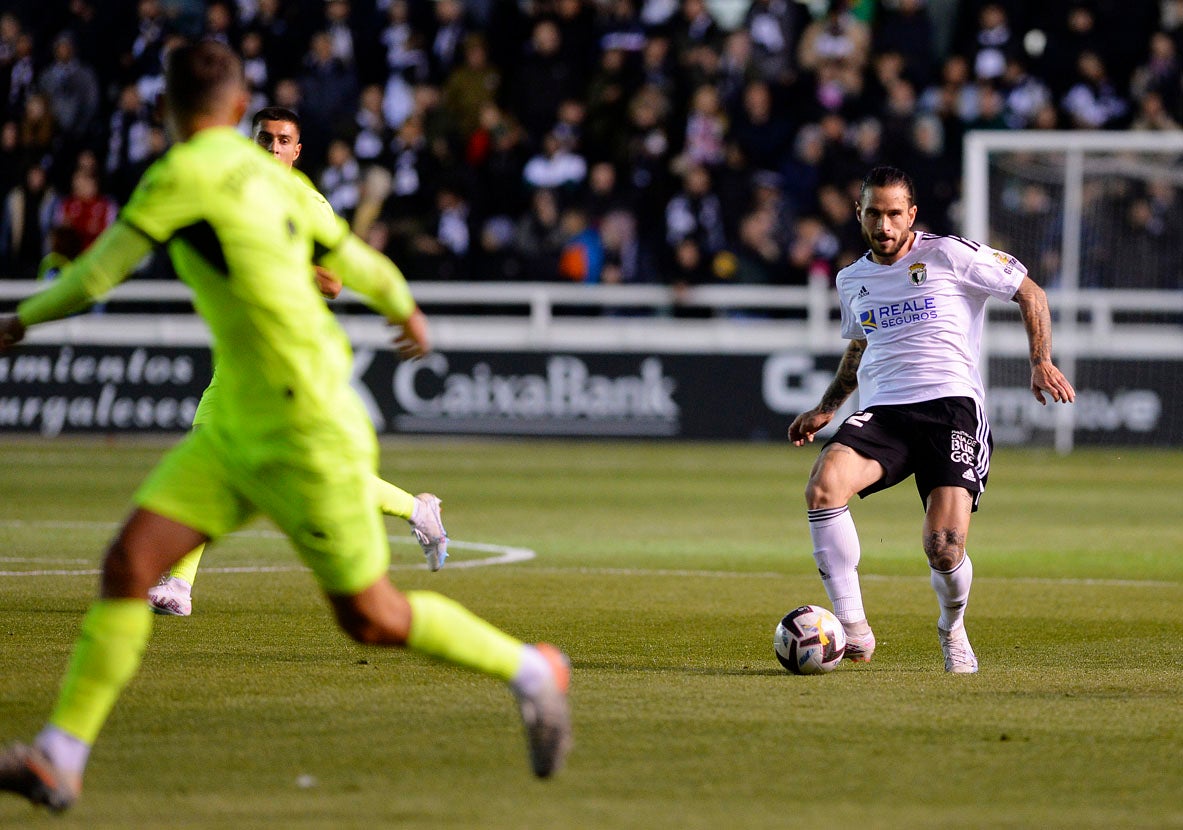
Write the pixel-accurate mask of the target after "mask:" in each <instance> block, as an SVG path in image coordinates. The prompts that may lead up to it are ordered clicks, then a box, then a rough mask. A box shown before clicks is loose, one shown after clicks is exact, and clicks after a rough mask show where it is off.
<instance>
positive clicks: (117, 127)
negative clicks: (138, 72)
mask: <svg viewBox="0 0 1183 830" xmlns="http://www.w3.org/2000/svg"><path fill="white" fill-rule="evenodd" d="M152 126H153V124H152V119H151V117H150V115H149V113H148V108H147V107H145V106H144V102H143V101H142V100H140V93H139V90H138V89H136V86H135V84H128V85H127V86H125V87H124V88H123V89H122V91H120V93H119V107H118V109H116V110H115V112H114V113H113V114H112V115H111V121H110V124H109V125H108V129H107V135H108V139H107V163H106V175H107V181H108V182H109V183H110V190H111V196H112V198H114V199H115V200H116V202H118V203H119V204H123V203H124V202H125V201H127V197H128V196H130V195H131V191H132V189H133V188H134V187H135V184H136V182H137V181H139V175H138V174H139V164H140V162H142V161H143V160H144V159H146V158H147V157H148V156H149V155H150V154H151V152H152V145H151V134H152Z"/></svg>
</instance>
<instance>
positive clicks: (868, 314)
mask: <svg viewBox="0 0 1183 830" xmlns="http://www.w3.org/2000/svg"><path fill="white" fill-rule="evenodd" d="M858 322H859V325H860V326H862V327H863V334H870V333H871V332H873V331H878V329H879V324H878V323H877V322H875V309H873V308H872V309H868V310H867V311H860V312H859V315H858Z"/></svg>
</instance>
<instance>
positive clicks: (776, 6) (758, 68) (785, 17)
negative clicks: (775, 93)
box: [728, 0, 804, 86]
mask: <svg viewBox="0 0 1183 830" xmlns="http://www.w3.org/2000/svg"><path fill="white" fill-rule="evenodd" d="M803 18H804V12H803V6H802V5H801V4H800V3H797V2H793V0H753V2H752V3H751V5H750V6H748V10H747V12H745V13H744V19H743V31H744V32H746V33H747V42H748V43H749V44H750V50H751V68H752V70H753V71H754V72H755V73H756V75H758V76H759V77H760V78H761V79H762V80H764V81H767V82H768V83H770V84H775V85H781V86H783V85H787V84H789V83H791V82H792V81H793V79H794V78H795V77H796V74H797V62H796V53H797V40H798V38H799V37H800V35H801V29H802V27H803V26H804V19H803ZM728 40H729V41H730V40H731V39H730V38H729V39H728ZM745 69H746V66H745Z"/></svg>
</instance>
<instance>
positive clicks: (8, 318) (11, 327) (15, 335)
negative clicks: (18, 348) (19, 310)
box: [0, 314, 25, 352]
mask: <svg viewBox="0 0 1183 830" xmlns="http://www.w3.org/2000/svg"><path fill="white" fill-rule="evenodd" d="M24 339H25V324H24V323H22V322H21V319H20V318H19V317H17V316H16V315H15V314H3V315H0V352H3V351H7V350H8V349H10V348H12V347H13V346H15V345H16V344H17V343H19V342H21V341H22V340H24Z"/></svg>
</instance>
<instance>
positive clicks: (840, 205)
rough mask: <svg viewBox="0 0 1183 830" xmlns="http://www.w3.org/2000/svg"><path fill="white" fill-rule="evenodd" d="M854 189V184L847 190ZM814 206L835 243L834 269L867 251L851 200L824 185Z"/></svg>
mask: <svg viewBox="0 0 1183 830" xmlns="http://www.w3.org/2000/svg"><path fill="white" fill-rule="evenodd" d="M856 187H857V184H856V185H854V186H852V188H851V189H854V188H856ZM817 202H818V213H817V215H818V217H819V218H820V219H821V220H822V221H823V222H824V223H825V226H826V230H828V231H829V232H830V233H831V234H833V235H834V238H835V239H836V240H837V241H838V253H837V254H835V255H834V258H833V261H834V265H835V266H836V267H837V268H843V267H845V266H847V265H849V264H850V263H852V262H854V261H855V260H856V259H858V258H859V257H860V256H862V255H863V254H864V253H865V252H866V250H867V241H866V239H864V238H863V234H862V229H861V228H860V226H859V222H858V217H857V215H856V214H855V212H854V202H855V199H854V198H852V197H851V194H850V193H849V192H847V191H844V190H843V189H842V188H840V187H838V186H837V185H834V184H829V183H827V184H823V185H822V186H821V187H820V188H818V192H817ZM926 212H927V211H926ZM835 273H837V271H835Z"/></svg>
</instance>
